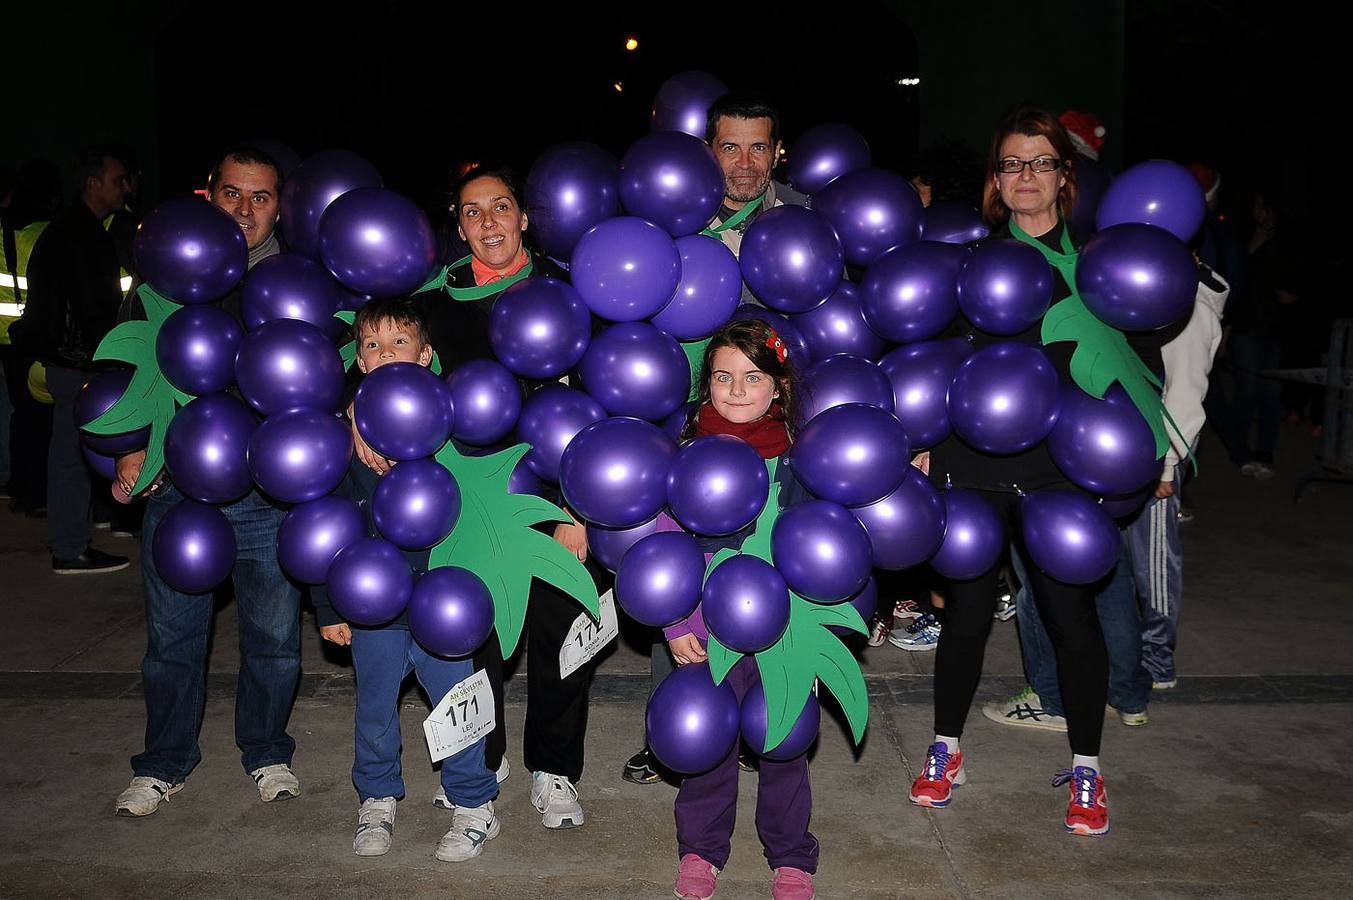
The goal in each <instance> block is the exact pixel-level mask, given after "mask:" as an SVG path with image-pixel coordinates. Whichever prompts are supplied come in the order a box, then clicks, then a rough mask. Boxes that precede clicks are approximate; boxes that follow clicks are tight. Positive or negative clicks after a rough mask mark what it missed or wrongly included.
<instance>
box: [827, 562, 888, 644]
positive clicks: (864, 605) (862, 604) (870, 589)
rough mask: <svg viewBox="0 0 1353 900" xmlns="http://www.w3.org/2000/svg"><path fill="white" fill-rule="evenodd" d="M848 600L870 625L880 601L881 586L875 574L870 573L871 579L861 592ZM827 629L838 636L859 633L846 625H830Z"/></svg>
mask: <svg viewBox="0 0 1353 900" xmlns="http://www.w3.org/2000/svg"><path fill="white" fill-rule="evenodd" d="M847 602H848V603H849V604H850V605H851V606H853V607H855V611H856V612H857V613H859V614H860V618H861V619H864V621H865V624H866V625H868V624H869V620H870V618H872V617H873V615H874V611H875V610H876V609H877V608H878V603H879V586H878V582H876V581H875V580H874V576H873V575H870V576H869V580H868V581H866V582H865V583H864V587H862V588H860V592H859V593H858V594H856V595H855V596H854V597H851V598H850V600H848V601H847ZM827 630H828V631H830V632H831V633H832V634H834V635H836V636H837V637H846V636H848V635H852V634H858V632H855V631H851V630H850V629H849V628H846V627H845V626H844V625H828V626H827Z"/></svg>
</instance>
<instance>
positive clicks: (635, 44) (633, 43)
mask: <svg viewBox="0 0 1353 900" xmlns="http://www.w3.org/2000/svg"><path fill="white" fill-rule="evenodd" d="M625 49H626V50H628V51H630V52H631V53H633V52H634V51H635V50H638V49H639V39H638V38H637V37H635V36H634V35H630V36H629V37H627V38H625Z"/></svg>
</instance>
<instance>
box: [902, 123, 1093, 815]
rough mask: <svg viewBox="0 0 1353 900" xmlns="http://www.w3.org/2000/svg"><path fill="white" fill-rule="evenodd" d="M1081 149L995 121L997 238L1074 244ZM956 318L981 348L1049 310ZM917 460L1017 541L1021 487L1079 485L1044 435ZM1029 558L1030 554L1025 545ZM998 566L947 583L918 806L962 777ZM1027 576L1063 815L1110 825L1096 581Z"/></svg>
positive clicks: (992, 199)
mask: <svg viewBox="0 0 1353 900" xmlns="http://www.w3.org/2000/svg"><path fill="white" fill-rule="evenodd" d="M1073 154H1074V151H1073V149H1072V145H1071V140H1070V138H1069V137H1068V136H1067V133H1066V131H1065V129H1063V127H1062V125H1061V124H1060V123H1059V122H1058V121H1057V117H1056V116H1055V115H1053V114H1052V113H1051V112H1048V111H1047V110H1042V109H1036V108H1030V107H1023V108H1020V109H1017V110H1015V111H1014V112H1013V113H1011V114H1009V115H1008V116H1006V118H1005V119H1004V120H1003V121H1002V122H1001V123H1000V125H999V126H998V127H997V129H996V133H995V135H994V137H993V139H992V143H991V151H990V154H989V157H988V160H987V174H986V186H985V191H984V198H983V209H982V212H983V215H984V217H985V218H986V220H987V222H988V224H989V225H990V226H991V228H992V235H991V237H990V238H989V240H994V239H1002V238H1005V239H1009V238H1012V237H1013V238H1016V239H1018V240H1021V241H1024V242H1026V243H1029V244H1031V245H1033V246H1034V247H1035V248H1038V249H1041V250H1044V251H1045V256H1046V255H1049V254H1052V256H1050V257H1049V259H1050V261H1051V259H1052V258H1054V257H1055V258H1060V259H1062V260H1065V258H1066V257H1067V256H1074V255H1075V253H1076V244H1075V241H1074V240H1073V238H1072V236H1071V234H1070V232H1069V230H1068V226H1067V221H1068V219H1069V216H1070V213H1071V207H1072V204H1073V203H1074V201H1075V198H1076V171H1075V169H1074V167H1073V164H1072V160H1073V158H1074V156H1073ZM1053 276H1054V288H1053V298H1052V299H1053V303H1054V304H1055V303H1056V302H1057V301H1059V300H1061V299H1063V298H1065V297H1067V296H1069V295H1070V294H1071V287H1070V286H1069V285H1068V284H1066V282H1065V280H1063V279H1062V277H1061V275H1060V274H1059V272H1058V270H1057V268H1056V267H1055V266H1054V267H1053ZM960 324H961V326H962V330H963V331H966V332H967V333H968V334H970V335H971V337H972V340H973V343H974V347H975V349H980V348H982V347H983V346H987V345H990V344H992V343H995V342H996V341H998V340H1000V341H1007V340H1014V341H1019V342H1022V343H1028V344H1041V338H1040V331H1041V326H1042V323H1041V322H1039V323H1036V324H1035V325H1033V326H1032V327H1030V328H1029V329H1027V330H1026V331H1024V332H1023V333H1021V334H1018V335H1014V336H1004V337H999V338H998V337H996V336H994V335H987V334H983V333H982V332H980V331H978V330H977V329H976V328H974V327H973V326H972V325H971V324H969V323H967V322H966V321H962V320H961V321H960ZM1073 349H1074V344H1070V343H1056V344H1051V345H1049V346H1047V347H1046V348H1045V352H1046V353H1047V355H1048V358H1049V359H1050V360H1051V361H1052V363H1053V364H1054V366H1056V368H1057V370H1058V372H1059V374H1060V375H1061V378H1062V381H1063V382H1064V383H1070V375H1069V364H1070V357H1071V352H1072V350H1073ZM917 463H918V464H919V465H921V467H922V468H923V469H925V470H926V471H927V472H928V474H929V475H930V477H931V479H932V481H933V482H935V483H936V484H937V485H943V484H945V483H946V482H952V483H953V484H954V485H955V486H956V487H962V488H967V489H969V490H973V491H975V492H977V493H978V494H980V495H981V496H982V497H983V498H984V499H986V500H987V501H988V502H989V503H991V504H992V506H994V507H995V508H996V510H997V511H998V513H999V515H1000V516H1001V519H1002V521H1003V522H1004V523H1005V525H1006V532H1007V534H1008V535H1009V536H1010V537H1011V538H1012V539H1014V540H1015V542H1016V544H1017V545H1018V544H1019V542H1020V529H1019V525H1018V522H1019V517H1018V512H1019V493H1018V492H1019V491H1023V492H1029V491H1033V490H1036V489H1042V488H1049V487H1053V488H1056V487H1070V486H1071V485H1070V483H1069V482H1068V481H1067V480H1066V477H1065V476H1064V475H1062V473H1061V472H1060V471H1058V469H1057V467H1056V466H1055V465H1054V464H1053V462H1052V458H1051V456H1050V455H1049V454H1048V451H1047V449H1046V446H1045V444H1044V443H1042V442H1040V443H1039V444H1038V445H1036V446H1035V447H1033V448H1031V449H1029V450H1026V451H1023V452H1020V453H1016V454H1013V455H1009V456H993V455H988V454H984V453H982V452H980V451H978V450H975V449H973V448H972V447H969V446H968V445H966V444H964V443H963V442H962V441H961V440H960V439H959V438H957V437H955V436H951V437H950V438H948V439H947V440H945V441H944V442H942V443H941V444H939V445H938V446H936V447H935V448H934V449H933V450H932V451H931V452H930V453H929V454H928V456H927V455H926V454H922V456H921V457H920V458H918V460H917ZM1021 549H1022V548H1021ZM1024 558H1025V559H1028V558H1029V557H1028V555H1027V553H1026V554H1024ZM999 567H1000V565H999V563H997V564H995V565H993V566H992V568H991V569H990V570H988V571H987V572H985V573H983V574H982V575H980V576H979V577H977V578H975V579H972V580H969V581H948V582H946V583H945V585H944V593H945V595H946V599H947V605H946V609H945V613H946V617H945V622H944V627H943V629H942V630H941V632H940V637H939V645H938V648H937V650H936V656H935V682H934V692H935V700H934V702H935V737H934V740H933V742H932V743H931V745H930V747H929V750H928V751H927V753H926V759H925V764H924V766H923V768H922V771H921V773H920V775H919V776H918V777H917V778H916V780H915V782H914V783H913V784H912V787H911V801H912V802H913V803H916V804H918V805H920V806H929V807H943V806H947V805H949V803H950V800H951V793H952V790H953V788H954V787H957V786H958V785H961V784H963V783H964V781H965V780H966V772H965V770H964V763H965V759H964V756H963V753H962V751H961V750H960V745H959V740H960V738H961V736H962V734H963V725H964V721H965V720H966V718H967V715H968V710H969V708H970V707H971V705H972V700H973V696H974V694H975V693H976V690H977V684H978V681H979V680H980V678H981V675H982V662H983V655H984V653H985V648H986V641H987V637H988V635H989V634H990V632H991V623H992V612H993V609H994V606H995V602H996V594H997V591H996V579H997V574H998V571H999ZM1029 581H1030V585H1029V587H1030V588H1032V590H1033V594H1034V597H1035V599H1036V602H1037V604H1038V610H1039V612H1040V614H1041V615H1042V618H1043V621H1044V622H1045V623H1046V624H1047V629H1048V633H1049V635H1050V636H1051V638H1052V643H1053V646H1054V648H1055V651H1056V658H1057V665H1058V671H1059V673H1060V680H1061V686H1062V693H1063V702H1064V705H1065V712H1066V719H1067V734H1068V738H1069V740H1070V744H1071V752H1072V757H1073V759H1072V765H1071V767H1070V770H1069V771H1068V772H1066V773H1063V774H1062V775H1061V776H1059V778H1060V779H1061V780H1059V781H1056V782H1055V783H1059V784H1060V783H1062V782H1063V781H1070V782H1071V783H1072V784H1071V801H1070V804H1069V806H1068V808H1067V813H1066V820H1065V826H1066V829H1067V830H1068V831H1070V832H1073V833H1076V834H1087V835H1099V834H1104V833H1106V832H1107V831H1108V830H1109V821H1108V807H1107V805H1106V803H1105V796H1104V779H1103V777H1102V776H1101V775H1100V765H1099V744H1100V732H1101V730H1102V728H1103V724H1104V704H1105V700H1106V697H1107V691H1108V657H1107V654H1106V652H1105V645H1104V636H1103V633H1102V632H1101V630H1100V623H1099V618H1098V616H1097V614H1096V610H1095V596H1096V586H1095V585H1076V584H1067V583H1064V582H1060V581H1057V580H1055V579H1053V578H1051V577H1050V576H1048V575H1047V574H1045V573H1043V572H1041V571H1039V570H1038V569H1037V568H1036V567H1033V566H1030V567H1029ZM979 777H980V776H979Z"/></svg>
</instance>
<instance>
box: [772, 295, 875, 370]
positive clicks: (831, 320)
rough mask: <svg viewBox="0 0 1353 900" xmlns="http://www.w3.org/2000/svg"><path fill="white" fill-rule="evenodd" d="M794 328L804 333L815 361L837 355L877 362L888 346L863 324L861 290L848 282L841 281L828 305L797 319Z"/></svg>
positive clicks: (828, 299)
mask: <svg viewBox="0 0 1353 900" xmlns="http://www.w3.org/2000/svg"><path fill="white" fill-rule="evenodd" d="M794 325H795V327H796V328H798V329H799V331H801V332H803V338H804V340H806V341H807V342H808V352H809V353H810V354H812V358H813V361H814V362H817V361H818V360H823V359H826V358H827V357H829V356H834V355H836V354H838V353H848V354H851V355H852V356H859V357H863V358H864V359H877V358H878V356H879V354H881V353H882V352H883V348H884V346H885V343H884V340H883V338H881V337H879V336H878V335H877V334H875V333H874V330H873V329H872V328H870V327H869V325H868V324H867V323H866V322H865V321H864V314H863V313H862V312H861V311H860V291H859V288H857V287H856V286H855V285H853V284H851V283H850V282H849V281H843V282H841V284H840V285H838V286H837V288H836V290H835V291H834V292H833V293H832V295H831V296H830V297H828V298H827V302H826V303H823V304H822V305H821V306H819V307H816V308H815V309H810V310H808V312H805V313H799V314H798V315H796V316H794Z"/></svg>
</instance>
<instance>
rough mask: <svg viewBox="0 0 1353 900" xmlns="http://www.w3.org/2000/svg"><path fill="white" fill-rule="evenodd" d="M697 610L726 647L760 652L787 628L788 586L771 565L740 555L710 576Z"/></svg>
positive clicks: (757, 558)
mask: <svg viewBox="0 0 1353 900" xmlns="http://www.w3.org/2000/svg"><path fill="white" fill-rule="evenodd" d="M700 611H701V613H702V614H703V615H704V617H705V624H706V625H708V626H709V633H710V634H712V635H714V637H716V638H718V639H719V642H720V643H721V644H723V645H724V646H725V647H728V648H729V649H730V650H736V651H738V652H739V653H760V652H761V651H762V650H765V649H766V648H767V647H769V646H770V645H771V644H774V643H775V642H776V641H778V640H779V639H780V636H781V635H783V634H784V633H785V629H786V628H788V627H789V587H788V586H787V585H786V584H785V580H784V578H783V577H782V576H781V575H780V573H779V572H778V571H776V569H775V567H774V566H772V565H771V564H770V563H768V562H766V561H765V560H764V559H761V558H759V557H756V556H751V555H750V554H746V553H739V554H738V555H737V556H730V557H729V558H727V559H725V560H724V561H723V562H721V563H719V564H718V565H717V566H715V567H714V569H713V571H711V572H710V573H709V577H708V578H707V579H705V589H704V592H703V593H702V594H701V599H700Z"/></svg>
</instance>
